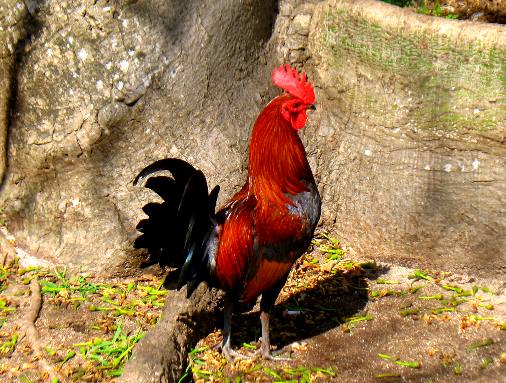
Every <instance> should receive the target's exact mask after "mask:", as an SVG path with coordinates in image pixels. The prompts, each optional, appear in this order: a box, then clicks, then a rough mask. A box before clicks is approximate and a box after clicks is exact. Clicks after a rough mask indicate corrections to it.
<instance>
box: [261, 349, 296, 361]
mask: <svg viewBox="0 0 506 383" xmlns="http://www.w3.org/2000/svg"><path fill="white" fill-rule="evenodd" d="M286 353H288V354H289V350H286V349H284V348H282V349H281V350H277V351H272V352H271V350H269V349H266V348H263V347H261V348H260V349H258V350H257V351H255V354H254V356H255V357H261V358H263V359H266V360H274V361H281V362H289V361H291V360H292V359H291V358H289V357H284V356H280V355H283V354H286Z"/></svg>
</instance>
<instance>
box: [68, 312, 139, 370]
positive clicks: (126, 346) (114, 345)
mask: <svg viewBox="0 0 506 383" xmlns="http://www.w3.org/2000/svg"><path fill="white" fill-rule="evenodd" d="M143 337H144V332H143V331H137V332H136V333H134V334H132V335H129V334H127V333H126V332H125V331H123V320H120V322H119V324H118V327H117V328H116V331H115V332H114V335H113V336H112V338H111V339H102V338H94V339H92V340H90V341H88V342H83V343H76V344H74V347H77V348H79V352H80V354H81V356H82V357H83V358H85V359H89V360H93V361H95V362H97V363H98V364H99V365H100V367H99V369H102V370H105V374H106V375H108V376H120V375H121V374H122V372H123V365H124V364H125V362H126V361H127V360H128V358H129V356H130V354H131V353H132V350H133V348H134V346H135V345H136V344H137V342H139V341H140V340H141V339H142V338H143ZM74 355H75V354H74ZM72 357H73V355H72Z"/></svg>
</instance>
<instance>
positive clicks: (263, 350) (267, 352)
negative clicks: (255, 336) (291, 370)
mask: <svg viewBox="0 0 506 383" xmlns="http://www.w3.org/2000/svg"><path fill="white" fill-rule="evenodd" d="M287 278H288V275H287V276H286V277H285V278H283V279H282V280H281V281H279V282H278V283H277V284H276V286H274V287H273V288H272V289H271V290H269V291H266V292H264V293H263V294H262V300H261V302H260V323H261V324H262V345H261V346H260V350H258V352H259V353H260V354H261V355H262V357H263V358H264V359H271V360H274V359H275V360H290V359H287V358H278V357H276V358H275V357H274V356H273V355H272V353H271V341H270V336H269V332H270V330H269V318H270V312H271V308H272V306H274V303H275V302H276V299H277V298H278V295H279V293H280V292H281V289H282V288H283V286H284V285H285V282H286V279H287Z"/></svg>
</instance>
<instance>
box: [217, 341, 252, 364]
mask: <svg viewBox="0 0 506 383" xmlns="http://www.w3.org/2000/svg"><path fill="white" fill-rule="evenodd" d="M221 352H222V354H223V356H224V357H225V358H227V360H228V361H229V362H232V361H234V359H242V360H248V359H253V358H254V357H255V355H244V354H241V353H240V352H238V351H235V350H233V349H232V347H230V346H228V345H225V346H223V348H222V349H221Z"/></svg>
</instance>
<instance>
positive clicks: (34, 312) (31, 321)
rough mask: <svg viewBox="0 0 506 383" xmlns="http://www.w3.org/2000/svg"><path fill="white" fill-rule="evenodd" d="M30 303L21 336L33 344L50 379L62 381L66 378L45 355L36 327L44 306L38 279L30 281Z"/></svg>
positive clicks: (22, 323) (32, 346)
mask: <svg viewBox="0 0 506 383" xmlns="http://www.w3.org/2000/svg"><path fill="white" fill-rule="evenodd" d="M30 292H31V295H30V298H29V299H30V304H29V307H28V310H27V312H26V314H25V315H24V316H23V318H22V319H21V321H20V327H21V328H20V330H21V336H20V340H21V339H23V338H26V341H27V342H28V344H29V345H30V346H31V348H32V350H33V352H34V354H35V357H36V359H37V362H38V364H39V366H40V368H41V370H42V371H45V372H46V373H47V374H48V375H49V378H50V381H52V382H53V381H58V382H60V383H62V382H64V381H65V380H64V379H63V378H62V376H61V375H60V374H59V373H58V371H56V369H55V367H54V366H52V365H51V363H49V362H48V360H47V359H46V358H45V356H44V347H43V345H42V344H41V341H40V337H39V332H38V331H37V328H36V327H35V321H36V320H37V317H38V316H39V311H40V308H41V306H42V296H41V293H40V285H39V282H38V280H36V279H32V280H31V281H30Z"/></svg>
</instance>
